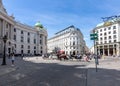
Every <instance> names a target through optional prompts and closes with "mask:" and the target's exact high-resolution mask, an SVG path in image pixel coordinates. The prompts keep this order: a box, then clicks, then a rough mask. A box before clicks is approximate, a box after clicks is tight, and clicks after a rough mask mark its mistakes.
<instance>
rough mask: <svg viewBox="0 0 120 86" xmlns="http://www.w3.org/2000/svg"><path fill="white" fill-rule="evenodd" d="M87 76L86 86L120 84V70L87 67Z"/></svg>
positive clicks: (113, 85)
mask: <svg viewBox="0 0 120 86" xmlns="http://www.w3.org/2000/svg"><path fill="white" fill-rule="evenodd" d="M87 77H88V78H87V82H88V85H87V86H120V70H115V69H103V68H98V72H96V69H95V68H89V69H88V75H87Z"/></svg>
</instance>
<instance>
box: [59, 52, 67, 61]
mask: <svg viewBox="0 0 120 86" xmlns="http://www.w3.org/2000/svg"><path fill="white" fill-rule="evenodd" d="M57 55H58V59H60V60H62V59H64V60H68V58H67V55H66V54H65V51H62V50H60V51H58V53H57Z"/></svg>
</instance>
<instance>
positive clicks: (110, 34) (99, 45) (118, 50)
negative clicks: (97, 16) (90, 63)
mask: <svg viewBox="0 0 120 86" xmlns="http://www.w3.org/2000/svg"><path fill="white" fill-rule="evenodd" d="M94 31H95V32H96V33H98V40H96V41H95V49H96V52H97V53H98V54H102V55H106V56H112V55H116V56H120V20H119V19H118V18H115V19H114V21H113V20H111V21H106V22H103V23H101V24H98V25H97V26H96V28H94Z"/></svg>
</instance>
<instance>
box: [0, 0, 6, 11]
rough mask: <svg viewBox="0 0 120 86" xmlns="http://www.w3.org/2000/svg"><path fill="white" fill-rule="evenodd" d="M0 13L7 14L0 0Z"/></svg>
mask: <svg viewBox="0 0 120 86" xmlns="http://www.w3.org/2000/svg"><path fill="white" fill-rule="evenodd" d="M0 11H2V12H4V13H7V11H6V9H5V8H4V6H3V3H2V0H0Z"/></svg>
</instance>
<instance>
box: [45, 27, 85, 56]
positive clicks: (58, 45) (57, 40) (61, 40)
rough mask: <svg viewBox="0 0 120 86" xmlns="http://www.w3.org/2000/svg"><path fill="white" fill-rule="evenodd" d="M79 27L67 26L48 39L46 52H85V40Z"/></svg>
mask: <svg viewBox="0 0 120 86" xmlns="http://www.w3.org/2000/svg"><path fill="white" fill-rule="evenodd" d="M83 38H84V37H83V34H82V33H81V31H80V29H78V28H76V27H74V26H73V25H72V26H70V27H67V28H65V29H63V30H61V31H59V32H57V33H56V34H55V36H54V37H52V38H50V39H48V43H47V44H48V52H49V53H50V52H53V51H54V50H56V51H64V52H65V53H66V54H69V55H71V54H74V55H76V54H83V53H85V41H84V39H83Z"/></svg>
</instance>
